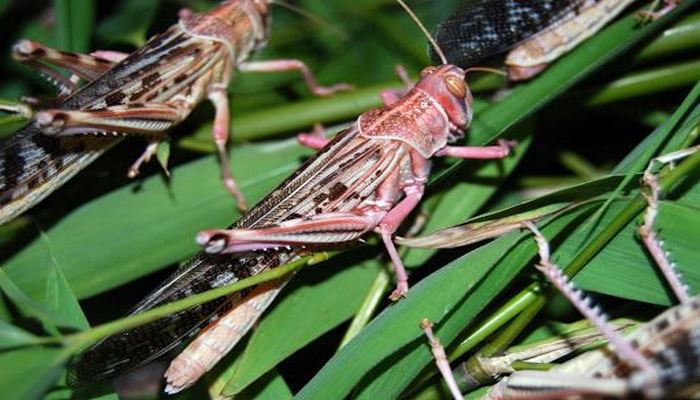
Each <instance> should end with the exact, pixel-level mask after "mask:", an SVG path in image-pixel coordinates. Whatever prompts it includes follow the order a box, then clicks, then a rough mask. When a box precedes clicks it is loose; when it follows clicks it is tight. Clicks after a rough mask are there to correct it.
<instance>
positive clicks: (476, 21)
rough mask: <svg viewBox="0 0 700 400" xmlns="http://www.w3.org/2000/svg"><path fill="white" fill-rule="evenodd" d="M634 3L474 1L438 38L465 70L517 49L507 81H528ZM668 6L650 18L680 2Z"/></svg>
mask: <svg viewBox="0 0 700 400" xmlns="http://www.w3.org/2000/svg"><path fill="white" fill-rule="evenodd" d="M633 2H634V0H540V1H536V2H523V1H518V0H474V1H470V2H469V3H468V4H466V5H465V7H464V8H463V9H461V10H459V11H457V12H455V13H454V14H453V15H451V16H450V17H448V18H447V19H446V20H445V21H443V22H442V23H441V24H440V25H439V26H438V28H437V29H436V32H435V35H436V37H437V41H438V43H439V44H440V45H441V46H445V47H447V48H448V59H449V60H450V61H452V62H454V63H456V64H458V65H461V66H466V65H469V64H470V63H472V62H474V61H478V60H481V59H483V58H484V57H488V56H491V55H494V54H496V53H500V52H502V51H505V50H507V49H509V48H512V47H514V48H513V49H512V50H510V51H509V53H508V55H507V56H506V59H505V65H506V67H507V69H508V77H509V78H510V79H511V80H514V81H518V80H525V79H530V78H532V77H533V76H535V75H537V74H539V73H540V72H542V70H544V69H545V68H546V67H547V65H548V64H549V63H551V62H552V61H554V60H556V59H557V58H559V57H560V56H561V55H563V54H565V53H566V52H568V51H570V50H571V49H572V48H574V47H576V46H578V45H579V44H580V43H581V42H583V41H584V40H586V39H588V38H589V37H591V36H592V35H593V34H595V33H596V32H597V31H598V30H600V29H601V28H602V27H603V26H605V25H606V24H607V23H608V22H610V21H611V20H612V19H614V18H615V17H616V16H617V15H619V14H620V13H621V12H622V11H623V10H624V9H625V8H626V7H627V6H629V5H630V4H631V3H633ZM664 2H665V3H666V6H665V7H663V8H661V9H660V10H658V11H656V12H653V11H648V12H646V13H644V14H645V16H646V17H649V18H656V17H658V16H661V15H663V14H665V13H667V12H668V11H670V10H671V9H672V8H673V7H674V6H675V4H676V3H677V2H678V1H677V0H664ZM652 7H655V6H652ZM484 32H487V33H488V34H484Z"/></svg>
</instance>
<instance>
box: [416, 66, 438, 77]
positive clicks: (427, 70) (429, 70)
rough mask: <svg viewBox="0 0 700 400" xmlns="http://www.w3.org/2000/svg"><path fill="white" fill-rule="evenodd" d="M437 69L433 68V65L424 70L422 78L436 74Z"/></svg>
mask: <svg viewBox="0 0 700 400" xmlns="http://www.w3.org/2000/svg"><path fill="white" fill-rule="evenodd" d="M436 69H437V67H435V66H432V65H431V66H429V67H425V68H423V70H422V71H421V72H420V76H421V77H424V76H426V75H428V74H432V73H433V72H435V70H436Z"/></svg>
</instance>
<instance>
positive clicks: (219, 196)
mask: <svg viewBox="0 0 700 400" xmlns="http://www.w3.org/2000/svg"><path fill="white" fill-rule="evenodd" d="M308 154H309V151H308V150H305V149H303V148H301V147H300V146H298V145H297V144H296V141H294V140H288V141H285V142H281V143H280V142H276V143H267V144H258V145H251V146H237V147H236V148H235V149H234V150H233V156H232V159H233V160H235V161H236V165H237V168H236V170H235V171H234V173H235V174H236V177H237V179H238V183H239V185H240V187H241V190H242V191H243V193H245V194H246V195H247V196H248V199H249V200H252V201H255V200H257V199H259V198H261V197H262V196H263V195H264V194H266V193H267V192H268V191H269V190H270V189H271V188H272V187H273V186H274V185H276V184H277V183H279V182H280V181H281V180H282V179H283V178H284V177H285V176H287V175H288V174H289V173H290V172H291V171H293V170H294V168H296V166H297V165H298V160H300V159H301V157H302V156H304V155H308ZM136 187H138V189H139V190H138V191H135V188H136ZM124 207H126V208H127V209H128V210H129V212H107V213H105V211H106V210H123V209H124ZM237 216H238V212H237V211H236V209H235V203H234V200H233V199H232V198H231V197H230V195H229V194H228V192H226V190H225V189H224V186H223V184H222V182H221V180H220V179H219V169H218V162H217V160H216V158H215V157H214V156H212V157H206V158H203V159H201V160H197V161H194V162H191V163H188V164H185V165H184V166H181V167H178V168H175V169H174V170H173V171H172V178H171V180H170V181H166V180H164V179H163V178H162V177H161V176H153V177H150V178H148V179H145V180H144V181H143V182H142V183H138V184H133V185H129V186H126V187H124V188H122V189H119V190H116V191H115V192H113V193H111V194H109V195H107V196H104V197H102V198H100V199H97V200H94V201H92V202H90V203H89V204H86V205H85V206H83V207H81V208H80V209H78V210H76V211H75V212H74V213H72V214H71V215H69V216H67V217H66V218H64V219H63V220H62V221H61V222H60V223H58V224H57V225H56V226H55V227H53V228H52V229H50V230H49V231H48V232H46V237H47V238H48V240H50V241H51V244H52V249H53V256H54V257H55V259H56V261H57V262H58V263H59V264H60V265H61V267H62V270H63V273H64V274H65V276H66V279H67V281H68V283H69V284H70V287H71V288H73V290H74V292H75V294H76V296H77V297H78V298H85V297H88V296H91V295H94V294H96V293H101V292H103V291H105V290H108V289H110V288H113V287H116V286H119V285H122V284H124V283H126V282H129V281H131V280H134V279H136V278H138V277H140V276H143V275H146V274H148V273H149V272H152V271H154V270H157V269H159V268H162V266H164V265H168V264H171V263H174V262H177V261H179V260H182V259H184V258H185V257H188V256H190V255H192V254H194V253H195V252H196V251H197V250H198V247H197V245H196V243H195V241H194V237H195V234H196V233H197V232H198V231H199V230H202V229H205V228H211V227H213V226H225V225H228V224H229V223H230V221H231V220H232V219H233V218H235V217H237ZM124 232H129V234H128V235H125V234H124ZM85 249H90V251H85ZM136 254H138V255H139V256H138V257H135V255H136ZM51 262H52V260H51V257H50V256H49V255H48V254H47V252H46V248H45V246H44V243H43V241H42V240H36V241H34V242H33V243H31V244H30V245H29V246H27V247H25V248H24V249H23V250H22V251H21V252H19V253H18V254H17V255H16V256H15V257H13V258H11V259H10V260H9V261H8V262H6V263H5V266H4V270H5V272H6V273H7V274H8V276H10V277H11V278H12V279H13V280H14V281H15V282H16V283H17V285H18V286H19V287H21V288H22V289H23V290H24V291H25V292H26V293H27V294H28V295H29V296H30V297H32V298H33V299H37V300H40V299H43V298H44V294H43V291H44V285H45V283H44V282H46V274H47V273H48V269H49V265H50V263H51Z"/></svg>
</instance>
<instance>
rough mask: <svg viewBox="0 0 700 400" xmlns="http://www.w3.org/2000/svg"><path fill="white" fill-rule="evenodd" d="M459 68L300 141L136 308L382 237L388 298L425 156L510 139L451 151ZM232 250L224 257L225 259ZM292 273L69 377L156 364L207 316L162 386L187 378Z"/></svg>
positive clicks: (97, 349)
mask: <svg viewBox="0 0 700 400" xmlns="http://www.w3.org/2000/svg"><path fill="white" fill-rule="evenodd" d="M465 74H466V72H465V71H464V70H463V69H461V68H459V67H456V66H454V65H449V64H447V63H445V64H444V65H441V66H431V67H427V68H425V69H424V70H423V71H422V72H421V74H420V75H421V76H420V80H419V81H418V82H417V83H416V84H415V85H411V87H410V89H409V90H408V91H407V92H405V93H402V94H401V95H397V94H396V93H394V92H387V93H384V95H383V96H382V97H383V99H384V100H385V102H386V105H385V106H384V107H382V108H378V109H374V110H371V111H368V112H365V113H364V114H362V115H360V117H359V118H358V119H357V120H356V121H355V122H354V123H353V124H352V125H351V127H350V128H348V129H346V130H344V131H342V132H341V133H340V134H338V135H337V136H336V137H335V138H334V139H332V140H327V139H325V138H322V137H318V136H302V137H301V140H302V142H303V143H305V144H307V145H309V146H311V147H315V148H319V149H320V151H319V152H318V153H317V154H316V155H315V156H314V157H312V158H311V159H309V160H308V161H307V162H306V163H305V164H304V165H302V166H301V167H300V168H299V169H298V170H297V171H296V172H294V173H293V174H292V176H290V177H289V178H287V180H285V181H284V182H283V183H282V184H280V186H278V187H277V188H276V189H275V190H274V191H272V192H271V193H270V194H269V195H267V196H266V197H265V198H264V199H263V200H261V201H260V202H259V203H258V204H257V205H255V206H254V207H253V208H252V209H251V210H250V211H248V212H247V213H246V214H245V215H243V216H242V217H241V219H239V220H238V221H236V222H235V223H234V224H233V225H232V226H230V227H229V228H228V229H214V230H208V231H204V232H201V233H200V234H199V235H198V237H197V240H198V242H199V243H200V244H201V245H202V246H203V247H204V248H205V252H204V253H203V254H200V255H199V256H197V257H195V258H194V259H193V260H191V261H190V262H189V263H187V264H186V265H185V266H183V267H181V268H180V269H179V270H178V271H177V272H176V273H175V274H174V275H172V276H171V277H170V279H168V281H166V283H164V284H163V285H162V286H161V287H160V288H159V289H157V290H156V291H155V292H154V293H153V294H151V295H150V296H149V297H148V298H147V299H146V300H144V301H143V302H142V303H141V304H140V305H139V306H137V308H136V310H135V311H134V312H139V311H143V310H145V309H149V308H152V307H155V306H158V305H161V304H164V303H167V302H170V301H173V300H176V299H179V298H182V297H185V296H187V295H189V294H192V293H197V292H202V291H204V290H207V289H210V288H213V287H218V286H222V285H226V284H229V283H232V282H235V281H237V280H240V279H242V278H245V277H247V276H250V275H253V274H257V273H260V272H261V271H264V270H267V269H270V268H274V267H276V266H278V265H280V264H283V263H286V262H289V261H291V260H294V259H296V258H298V257H299V256H300V255H302V254H305V253H308V252H310V251H313V250H314V249H319V248H328V247H337V246H345V245H348V244H353V243H357V242H358V241H359V240H360V239H361V238H362V237H363V236H365V235H366V234H368V233H371V232H373V231H375V232H377V233H379V234H380V235H381V237H382V241H383V242H384V245H385V246H386V249H387V251H388V253H389V256H390V257H391V260H392V262H393V265H394V267H395V271H396V276H397V288H396V290H395V291H394V293H393V294H392V298H394V299H398V298H400V297H401V296H403V295H405V294H406V292H407V291H408V277H407V275H406V272H405V271H404V268H403V265H402V263H401V260H400V258H399V256H398V253H397V251H396V247H395V246H394V243H393V240H392V235H393V234H394V232H395V231H396V230H397V228H398V227H399V225H400V224H401V222H402V221H403V220H404V219H406V217H407V216H408V215H409V214H410V213H411V211H412V210H413V209H414V208H415V207H416V205H417V204H418V203H419V201H420V199H421V197H422V196H423V192H424V188H425V184H426V182H427V180H428V177H429V173H430V161H429V159H430V158H431V157H434V156H451V157H460V158H479V159H498V158H503V157H505V156H507V155H508V154H509V151H510V147H509V146H510V144H509V143H507V142H501V143H500V144H499V145H497V146H489V147H466V146H450V145H448V143H449V142H454V141H456V140H458V139H460V138H462V137H463V135H464V132H465V130H466V129H467V127H468V126H469V123H470V121H471V119H472V96H471V93H470V91H469V88H468V87H467V84H466V82H465ZM231 254H232V255H231ZM288 279H289V278H287V279H282V280H281V281H277V282H272V283H267V284H263V285H261V286H258V287H256V288H254V289H252V290H250V291H248V292H244V293H237V294H236V295H235V296H234V297H233V298H230V299H223V300H219V301H214V302H211V303H207V304H204V305H202V306H198V307H196V308H193V309H191V310H188V311H186V312H182V313H178V314H175V315H173V316H171V317H169V318H167V319H164V320H160V321H157V322H155V323H152V324H148V325H144V326H141V327H139V328H135V329H132V330H130V331H126V332H124V333H122V334H119V335H116V336H112V337H109V338H107V339H105V340H103V341H102V342H100V343H98V344H96V345H95V346H93V347H92V348H90V349H88V350H87V351H86V352H85V353H84V354H83V355H82V356H81V357H80V358H79V359H78V360H77V362H76V364H75V368H74V369H73V374H72V379H73V380H74V381H78V382H80V381H85V380H90V379H94V378H107V377H111V376H114V375H116V374H118V373H120V372H123V371H125V370H128V369H132V368H133V367H134V366H137V365H141V364H143V363H145V362H148V361H150V360H153V359H154V358H156V357H157V356H159V355H161V354H163V353H164V352H165V351H167V350H169V349H171V348H173V347H174V346H176V345H177V344H178V343H180V342H181V341H183V340H184V339H186V338H187V337H188V336H189V335H192V334H193V333H194V332H196V331H197V330H198V329H200V327H201V326H202V325H203V324H206V323H207V322H208V321H210V320H212V319H213V318H214V320H213V322H211V324H210V325H209V326H208V327H207V328H206V329H205V330H203V331H202V332H201V333H200V334H199V336H198V337H197V338H196V339H194V341H192V342H191V343H190V344H189V345H188V346H187V347H186V348H185V350H184V351H183V352H181V353H180V354H179V355H178V356H177V358H175V359H174V360H173V361H172V362H171V364H170V367H169V368H168V370H167V371H166V373H165V377H166V380H167V386H166V391H167V392H169V393H174V392H178V391H180V390H182V389H184V388H187V387H189V386H191V385H192V384H194V383H195V382H196V381H197V379H199V378H200V377H201V376H202V375H203V374H204V373H205V372H206V371H208V370H210V369H211V368H212V367H213V366H214V365H215V364H216V363H217V362H218V361H219V360H220V359H221V358H222V357H223V356H224V355H225V354H226V353H227V352H228V351H229V350H231V349H232V348H233V346H234V345H235V344H236V343H237V342H238V341H239V340H240V339H241V338H242V337H243V335H245V333H246V332H247V331H248V330H249V329H250V327H251V326H252V324H253V323H254V322H255V321H256V320H257V318H258V317H259V316H260V314H261V313H262V312H263V311H264V310H265V308H266V307H267V306H268V305H269V304H270V303H271V301H272V300H273V299H274V297H275V296H276V294H277V293H278V292H279V290H280V289H281V288H282V286H283V285H284V284H285V283H286V282H287V280H288Z"/></svg>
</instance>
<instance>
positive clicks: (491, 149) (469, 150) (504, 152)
mask: <svg viewBox="0 0 700 400" xmlns="http://www.w3.org/2000/svg"><path fill="white" fill-rule="evenodd" d="M515 145H516V142H514V141H508V140H503V139H501V140H499V141H498V145H496V146H445V147H444V148H442V149H440V150H438V152H437V153H435V155H436V156H441V157H456V158H466V159H477V160H494V159H496V160H498V159H501V158H506V157H508V155H509V154H510V151H511V149H512V148H513V147H514V146H515Z"/></svg>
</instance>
